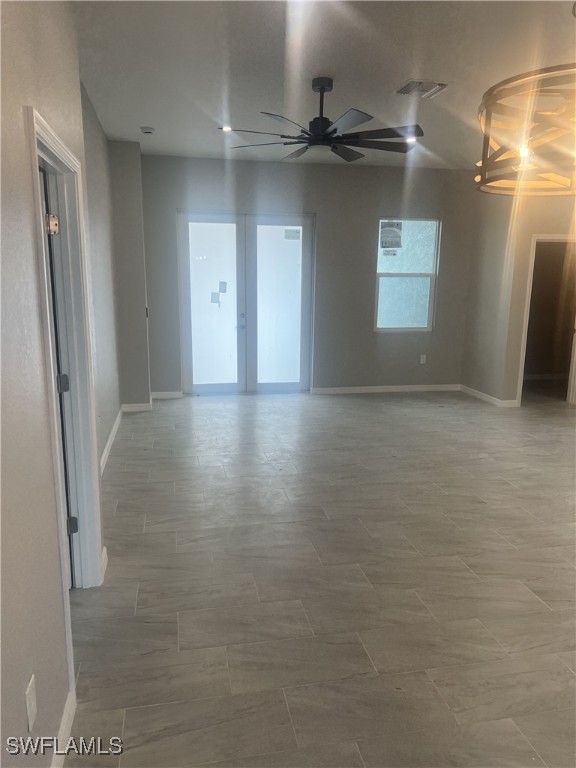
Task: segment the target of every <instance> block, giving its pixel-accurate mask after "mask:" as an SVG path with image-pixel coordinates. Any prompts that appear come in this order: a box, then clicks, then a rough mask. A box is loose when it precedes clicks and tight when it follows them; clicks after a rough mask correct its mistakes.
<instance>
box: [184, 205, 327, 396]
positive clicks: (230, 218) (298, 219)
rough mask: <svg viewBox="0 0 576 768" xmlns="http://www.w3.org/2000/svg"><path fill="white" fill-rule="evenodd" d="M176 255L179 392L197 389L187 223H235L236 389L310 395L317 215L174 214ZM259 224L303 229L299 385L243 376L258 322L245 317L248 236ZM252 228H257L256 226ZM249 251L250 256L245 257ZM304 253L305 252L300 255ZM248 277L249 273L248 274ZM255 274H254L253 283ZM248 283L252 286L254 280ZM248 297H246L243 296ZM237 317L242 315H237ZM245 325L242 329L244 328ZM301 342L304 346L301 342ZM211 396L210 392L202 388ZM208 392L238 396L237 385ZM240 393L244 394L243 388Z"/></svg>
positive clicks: (251, 261)
mask: <svg viewBox="0 0 576 768" xmlns="http://www.w3.org/2000/svg"><path fill="white" fill-rule="evenodd" d="M176 219H177V251H178V296H179V314H180V361H181V377H182V392H183V393H184V394H193V393H195V391H196V389H197V388H195V387H194V383H193V374H192V327H191V322H190V319H191V295H190V247H189V241H188V223H189V222H191V221H192V222H193V221H198V222H208V223H209V222H230V223H235V224H236V237H237V274H238V310H237V311H238V326H239V329H240V330H239V334H238V361H239V363H238V369H239V370H238V381H239V384H240V385H243V384H244V383H245V385H246V391H247V392H248V393H254V392H269V393H273V392H301V391H308V390H310V389H311V386H312V381H311V379H312V356H313V343H314V342H313V324H314V309H313V307H314V275H315V260H314V252H315V249H314V243H315V216H314V214H310V213H308V214H305V213H270V214H268V213H262V214H253V213H225V212H224V213H216V212H214V211H207V212H204V213H203V212H202V211H198V210H194V211H191V210H187V209H178V211H177V217H176ZM258 223H269V224H280V225H286V226H302V227H303V230H304V237H303V240H302V245H303V270H302V329H301V338H302V342H301V359H300V370H301V382H302V384H294V385H281V384H278V385H276V384H264V385H262V384H260V385H258V384H257V383H256V382H255V381H253V380H252V378H253V377H250V376H249V375H248V373H247V370H246V368H247V366H248V370H250V369H251V368H252V370H255V368H254V365H255V355H256V348H255V337H256V331H255V324H256V322H257V321H256V317H255V316H254V317H251V318H245V314H246V306H247V304H248V303H249V301H250V305H251V306H252V312H255V308H256V297H255V296H254V295H253V291H250V289H249V286H247V284H246V282H247V280H246V277H247V276H249V272H250V270H252V271H253V270H254V269H255V263H256V254H255V248H256V245H255V242H254V243H253V242H252V239H253V237H249V236H248V229H250V228H251V227H250V225H251V224H254V225H257V224H258ZM254 228H255V227H254ZM249 248H251V250H252V253H250V254H249V253H248V249H249ZM304 249H308V250H306V251H305V250H304ZM250 274H252V273H251V272H250ZM253 277H254V275H252V278H253ZM252 282H254V281H253V280H252ZM248 293H249V294H250V295H247V294H248ZM241 313H244V315H243V316H241ZM242 326H244V328H242ZM304 340H305V343H304ZM206 391H210V387H208V386H207V387H206ZM211 391H213V392H216V391H217V392H219V393H222V392H224V391H230V392H235V391H238V387H236V385H230V386H229V388H226V389H225V390H224V389H223V388H222V387H220V388H218V390H216V389H214V388H212V389H211ZM241 391H244V388H243V386H242V388H241Z"/></svg>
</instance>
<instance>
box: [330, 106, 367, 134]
mask: <svg viewBox="0 0 576 768" xmlns="http://www.w3.org/2000/svg"><path fill="white" fill-rule="evenodd" d="M373 119H374V118H373V117H372V115H369V114H367V113H366V112H362V111H360V110H359V109H349V110H348V112H344V114H343V115H340V117H339V118H338V119H337V120H335V121H334V122H333V123H332V125H331V126H330V128H328V130H326V131H325V133H326V134H328V135H332V134H336V133H341V132H342V131H349V130H351V129H352V128H356V126H357V125H362V123H367V122H368V121H369V120H373Z"/></svg>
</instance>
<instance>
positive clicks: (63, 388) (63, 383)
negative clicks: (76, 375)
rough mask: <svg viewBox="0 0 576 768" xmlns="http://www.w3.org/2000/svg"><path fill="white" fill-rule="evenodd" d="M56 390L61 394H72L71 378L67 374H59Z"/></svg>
mask: <svg viewBox="0 0 576 768" xmlns="http://www.w3.org/2000/svg"><path fill="white" fill-rule="evenodd" d="M56 388H57V389H58V392H59V394H62V392H70V377H69V376H68V374H67V373H59V374H58V375H57V376H56Z"/></svg>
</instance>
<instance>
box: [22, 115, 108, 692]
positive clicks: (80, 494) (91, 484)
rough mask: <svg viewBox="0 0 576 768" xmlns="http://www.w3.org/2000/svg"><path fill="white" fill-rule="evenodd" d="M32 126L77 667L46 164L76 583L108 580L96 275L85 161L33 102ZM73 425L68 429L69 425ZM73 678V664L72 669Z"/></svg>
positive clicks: (55, 448)
mask: <svg viewBox="0 0 576 768" xmlns="http://www.w3.org/2000/svg"><path fill="white" fill-rule="evenodd" d="M25 110H26V124H27V130H28V141H29V147H30V161H31V172H32V189H33V194H34V205H35V209H36V243H37V255H38V275H39V292H40V296H39V299H40V306H41V315H42V330H43V336H44V356H45V366H46V372H47V381H46V389H47V392H48V405H49V419H50V431H51V441H52V457H53V463H54V467H53V469H54V484H55V492H56V506H57V510H58V532H59V543H60V559H61V570H62V589H63V596H64V606H65V616H66V634H67V639H68V643H69V655H68V658H69V665H71V666H72V665H73V662H72V651H71V629H70V611H69V599H68V591H69V588H70V553H69V544H68V534H67V528H66V523H67V520H66V517H67V508H66V493H65V486H64V478H63V464H62V455H63V454H62V451H63V446H62V437H61V431H60V430H61V424H60V405H59V398H58V391H57V386H56V368H55V359H56V358H55V338H54V330H53V324H52V290H51V282H50V263H49V255H48V251H47V247H46V235H45V228H44V227H45V225H44V216H43V193H42V189H41V183H40V174H39V171H38V167H39V164H40V163H42V164H43V165H44V166H46V167H47V168H48V169H49V170H50V172H52V173H55V174H56V184H57V189H58V203H59V213H60V216H61V217H62V223H63V225H64V226H63V227H62V228H61V234H60V235H59V236H58V237H59V239H60V247H61V250H62V263H63V280H62V292H63V294H64V296H63V297H62V298H63V305H64V306H65V316H64V318H63V322H64V324H65V326H66V333H65V343H66V346H67V349H66V353H67V359H68V365H69V375H70V384H71V386H70V391H69V393H67V397H69V406H70V407H69V415H70V417H71V418H70V419H69V422H70V423H69V425H67V434H68V432H69V435H70V437H71V440H70V444H69V446H68V449H69V452H70V453H72V454H73V462H72V465H73V477H72V476H71V477H70V485H71V486H72V487H71V497H74V499H75V501H74V504H75V507H76V508H75V509H73V514H75V516H77V517H78V523H79V529H78V533H77V534H74V537H73V545H72V551H73V558H74V572H75V586H76V587H94V586H98V585H100V584H101V583H102V580H103V576H104V570H105V567H106V550H105V549H102V535H101V525H100V485H99V471H98V469H99V462H98V450H97V443H96V407H95V402H96V401H95V396H94V373H93V368H92V361H93V359H94V355H93V349H94V342H93V330H92V329H93V320H92V306H91V302H90V298H89V297H90V296H91V292H90V275H89V268H88V264H87V260H86V253H87V249H86V238H85V231H84V221H85V218H84V217H85V214H84V200H83V189H84V187H83V184H84V182H83V175H82V167H81V164H80V162H79V160H78V159H77V158H76V157H75V156H74V154H73V153H72V152H71V151H70V150H69V149H68V147H67V146H66V145H65V144H64V143H63V142H62V141H61V139H60V138H59V137H58V135H57V134H56V133H55V131H54V130H53V129H52V128H51V127H50V126H49V125H48V123H47V122H46V121H45V120H44V119H43V118H42V117H41V115H39V114H38V112H36V110H35V109H34V108H33V107H26V108H25ZM68 427H69V430H68ZM71 674H72V682H73V674H74V670H73V667H72V669H71Z"/></svg>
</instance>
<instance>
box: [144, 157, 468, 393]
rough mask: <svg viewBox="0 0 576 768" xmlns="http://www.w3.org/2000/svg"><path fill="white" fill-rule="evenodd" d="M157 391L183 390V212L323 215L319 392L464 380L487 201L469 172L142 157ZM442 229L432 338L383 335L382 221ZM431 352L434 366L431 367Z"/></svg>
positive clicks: (319, 226) (319, 221) (319, 231)
mask: <svg viewBox="0 0 576 768" xmlns="http://www.w3.org/2000/svg"><path fill="white" fill-rule="evenodd" d="M142 176H143V198H144V222H145V223H144V230H145V238H146V273H147V281H148V300H149V306H150V367H151V380H152V390H153V391H168V392H171V391H179V390H181V388H182V386H181V366H180V349H179V344H180V340H179V338H180V331H179V316H178V283H177V280H178V271H177V252H176V212H177V209H179V208H188V209H192V210H195V211H207V210H209V211H231V210H235V211H237V212H238V213H280V212H304V213H315V214H316V289H315V294H316V296H315V333H314V352H315V353H314V369H313V385H314V386H315V387H351V386H377V385H395V384H455V383H459V382H460V380H461V370H460V368H461V357H462V345H463V337H464V328H465V317H466V301H467V284H468V272H469V261H470V258H471V251H472V250H473V249H474V248H475V247H476V246H475V244H476V239H477V236H476V233H475V228H476V207H477V197H478V193H477V192H476V191H475V190H474V188H473V186H472V185H471V183H470V179H469V174H467V173H463V172H459V171H436V170H424V169H419V170H412V171H408V172H407V173H404V171H403V170H402V169H399V168H362V167H351V166H343V167H338V166H322V165H304V164H298V165H288V164H281V163H254V162H242V161H236V162H230V163H226V162H224V161H219V160H204V159H202V160H199V159H185V158H178V157H158V156H143V157H142ZM388 216H390V217H400V216H406V217H412V218H419V217H422V218H427V217H429V218H439V219H441V220H442V243H441V252H440V271H439V279H438V290H437V304H436V322H435V327H434V330H433V331H432V332H431V333H397V334H395V333H386V334H377V333H374V331H373V322H374V301H375V269H376V244H377V236H378V219H379V218H380V217H388ZM421 353H426V354H427V356H428V363H427V364H426V365H420V364H419V357H420V354H421Z"/></svg>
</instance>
